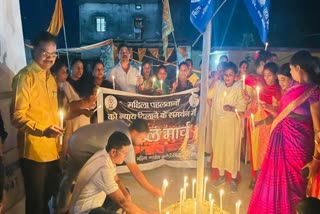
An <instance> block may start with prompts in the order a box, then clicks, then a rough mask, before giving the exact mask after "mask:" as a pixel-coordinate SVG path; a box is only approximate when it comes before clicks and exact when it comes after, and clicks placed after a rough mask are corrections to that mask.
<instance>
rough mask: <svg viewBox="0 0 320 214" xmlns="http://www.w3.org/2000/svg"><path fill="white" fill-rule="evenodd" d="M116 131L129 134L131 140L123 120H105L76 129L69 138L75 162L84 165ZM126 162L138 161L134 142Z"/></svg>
mask: <svg viewBox="0 0 320 214" xmlns="http://www.w3.org/2000/svg"><path fill="white" fill-rule="evenodd" d="M115 131H119V132H122V133H124V134H125V135H127V137H128V138H129V140H130V142H131V136H130V133H129V128H128V125H127V124H126V123H125V122H124V121H123V120H114V121H105V122H103V123H95V124H91V125H87V126H83V127H81V128H79V129H78V130H77V131H75V132H74V133H73V134H72V136H71V138H70V140H69V150H68V152H69V154H70V156H71V157H72V159H73V160H74V161H75V162H77V163H78V164H80V165H83V164H84V163H85V162H86V161H87V160H88V159H89V158H90V157H91V156H92V155H93V154H95V153H96V152H97V151H99V150H101V149H104V148H105V147H106V145H107V143H108V140H109V137H110V136H111V134H112V133H113V132H115ZM125 162H126V163H136V155H135V152H134V148H133V145H132V142H131V144H130V146H129V153H128V156H127V157H126V159H125Z"/></svg>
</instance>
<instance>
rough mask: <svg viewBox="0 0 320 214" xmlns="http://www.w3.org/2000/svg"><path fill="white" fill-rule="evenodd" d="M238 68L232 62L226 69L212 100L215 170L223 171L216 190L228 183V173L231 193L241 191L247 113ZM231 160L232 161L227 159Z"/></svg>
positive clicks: (220, 173) (215, 88)
mask: <svg viewBox="0 0 320 214" xmlns="http://www.w3.org/2000/svg"><path fill="white" fill-rule="evenodd" d="M236 73H237V66H236V65H235V64H234V63H232V62H228V63H227V64H226V66H225V70H224V76H223V79H224V80H223V81H220V80H218V81H217V82H216V83H215V86H214V96H213V98H212V105H213V108H212V109H213V112H212V113H213V114H212V121H214V123H213V125H212V127H213V128H212V148H213V160H212V168H218V169H219V175H220V177H219V179H218V180H216V181H215V183H214V185H215V186H220V185H221V184H223V183H224V182H225V180H226V178H225V171H227V172H229V173H231V175H232V181H231V191H233V192H236V191H237V182H236V176H237V173H238V171H239V169H240V120H241V118H240V115H241V113H242V112H244V111H245V109H246V102H245V100H244V99H243V98H242V96H241V91H242V84H241V83H240V82H236V81H235V77H236ZM226 157H228V158H226Z"/></svg>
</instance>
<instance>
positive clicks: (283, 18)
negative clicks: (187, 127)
mask: <svg viewBox="0 0 320 214" xmlns="http://www.w3.org/2000/svg"><path fill="white" fill-rule="evenodd" d="M115 2H116V0H115ZM214 2H215V4H216V7H218V6H219V5H220V3H221V2H222V0H214ZM62 3H63V9H64V16H65V26H66V34H67V41H68V46H69V47H76V46H79V21H78V19H79V18H78V17H79V11H78V6H77V4H76V0H63V1H62ZM54 5H55V0H28V1H26V0H20V9H21V17H22V24H23V33H24V38H25V39H26V40H28V39H29V40H30V39H31V38H32V37H33V36H34V35H35V34H36V33H37V32H38V31H40V30H45V29H47V27H48V25H49V23H50V20H51V16H52V13H53V10H54ZM170 7H171V15H172V19H173V24H174V27H175V29H176V30H175V35H176V38H177V40H178V41H179V40H187V41H190V44H192V43H193V41H194V40H195V39H196V38H197V36H198V35H199V34H198V32H197V31H196V29H195V28H194V27H193V26H192V25H191V23H190V21H189V11H190V1H189V0H170ZM172 8H175V9H174V10H173V9H172ZM319 8H320V1H318V0H303V1H302V0H271V11H270V32H269V43H270V47H296V48H320V28H319V20H320V13H319V12H318V10H319ZM181 29H183V31H182V30H181ZM248 38H249V39H248ZM106 39H109V38H106ZM170 39H171V38H170ZM212 39H213V41H212V45H213V46H217V47H221V46H222V47H248V46H249V47H262V46H263V45H262V43H261V42H260V39H259V36H258V32H257V30H256V28H255V27H254V25H253V23H252V20H251V18H250V16H249V14H248V12H247V10H246V8H245V6H244V3H243V0H227V2H226V3H225V5H224V6H223V8H222V9H221V10H220V11H219V13H218V14H217V16H216V17H215V18H214V20H213V34H212ZM58 43H59V45H58V46H59V47H64V40H63V33H62V31H61V32H60V34H59V40H58ZM201 45H202V41H201V40H200V41H199V42H198V44H197V46H196V47H198V48H201Z"/></svg>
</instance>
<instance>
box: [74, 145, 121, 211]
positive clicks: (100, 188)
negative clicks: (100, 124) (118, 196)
mask: <svg viewBox="0 0 320 214" xmlns="http://www.w3.org/2000/svg"><path fill="white" fill-rule="evenodd" d="M92 158H96V159H94V160H93V161H91V162H90V161H88V162H89V164H88V163H86V165H85V166H84V167H83V169H81V171H80V174H79V177H78V181H79V180H80V179H83V177H85V176H91V175H92V174H94V173H95V172H96V170H99V171H98V172H96V173H95V174H94V175H92V177H91V178H90V179H89V181H88V183H87V184H85V185H84V186H83V187H82V190H80V194H79V195H78V197H77V198H76V199H73V200H72V201H74V203H72V204H71V210H73V213H77V214H87V213H89V212H90V211H91V210H92V209H94V208H97V207H101V206H102V205H103V202H104V201H105V198H106V196H107V195H109V194H111V193H113V192H115V191H117V190H118V189H119V186H118V184H117V183H116V181H115V179H114V177H115V176H116V174H117V173H116V168H115V165H114V164H113V163H112V161H111V159H110V157H109V154H108V153H107V152H106V150H105V149H103V150H100V151H98V152H96V153H95V154H94V156H93V157H92ZM92 158H91V159H92ZM101 164H103V165H104V166H103V167H102V168H100V169H96V166H97V165H101ZM88 170H89V171H90V173H88V172H89V171H88ZM77 185H79V183H78V182H76V185H75V188H79V186H77Z"/></svg>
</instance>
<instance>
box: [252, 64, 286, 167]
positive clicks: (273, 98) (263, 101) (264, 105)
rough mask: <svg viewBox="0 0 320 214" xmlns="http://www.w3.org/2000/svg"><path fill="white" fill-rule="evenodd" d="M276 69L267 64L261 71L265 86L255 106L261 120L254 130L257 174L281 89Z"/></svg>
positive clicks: (274, 65)
mask: <svg viewBox="0 0 320 214" xmlns="http://www.w3.org/2000/svg"><path fill="white" fill-rule="evenodd" d="M278 69H279V68H278V65H277V64H275V63H274V62H269V63H267V64H266V65H265V66H264V70H263V78H264V80H265V82H266V85H265V86H264V87H263V88H262V89H261V93H260V96H259V99H260V107H259V106H257V108H258V109H257V110H258V112H257V113H258V114H259V118H261V120H260V121H259V122H256V124H255V127H256V129H259V137H258V147H257V148H258V149H257V150H256V152H257V156H256V159H255V160H256V165H255V166H256V171H257V172H259V170H260V168H261V165H262V162H263V159H264V156H265V154H266V151H267V147H268V142H269V137H270V130H271V123H270V122H268V121H269V120H271V121H272V120H273V115H272V112H277V110H278V107H279V102H280V99H281V87H280V86H279V84H278V83H277V76H276V75H277V72H278ZM270 112H271V113H270Z"/></svg>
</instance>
